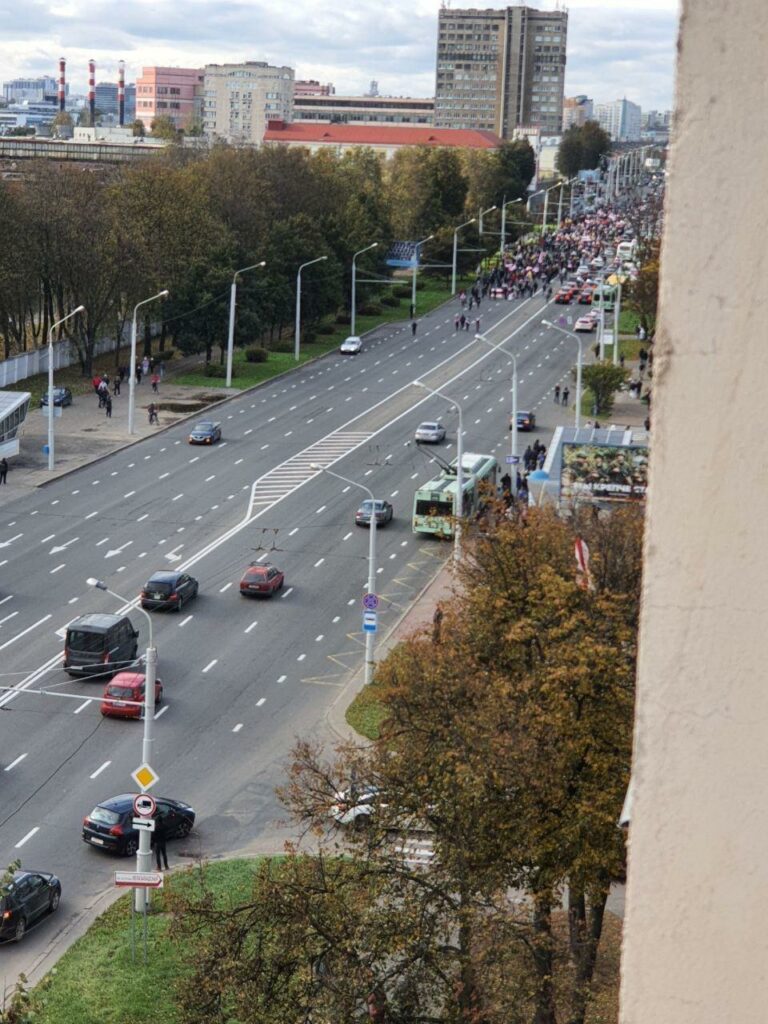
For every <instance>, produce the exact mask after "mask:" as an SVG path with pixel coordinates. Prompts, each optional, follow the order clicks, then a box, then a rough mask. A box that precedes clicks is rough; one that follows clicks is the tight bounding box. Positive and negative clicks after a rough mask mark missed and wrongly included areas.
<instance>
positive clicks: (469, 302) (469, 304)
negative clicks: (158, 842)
mask: <svg viewBox="0 0 768 1024" xmlns="http://www.w3.org/2000/svg"><path fill="white" fill-rule="evenodd" d="M474 301H475V300H474V297H473V296H472V295H470V296H469V301H468V302H467V310H470V309H472V305H473V303H474Z"/></svg>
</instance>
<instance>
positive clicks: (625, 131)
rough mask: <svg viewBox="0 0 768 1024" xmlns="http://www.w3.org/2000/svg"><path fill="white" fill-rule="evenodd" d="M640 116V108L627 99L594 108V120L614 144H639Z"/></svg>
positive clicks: (601, 104) (599, 104) (600, 104)
mask: <svg viewBox="0 0 768 1024" xmlns="http://www.w3.org/2000/svg"><path fill="white" fill-rule="evenodd" d="M641 116H642V111H641V110H640V107H638V105H637V104H636V103H630V101H629V100H627V99H623V100H615V101H614V102H613V103H598V104H597V105H596V106H595V120H596V121H597V122H598V123H599V125H600V127H601V128H602V129H603V130H604V131H606V132H608V134H609V135H610V137H611V138H612V139H613V141H614V142H639V141H640V120H641Z"/></svg>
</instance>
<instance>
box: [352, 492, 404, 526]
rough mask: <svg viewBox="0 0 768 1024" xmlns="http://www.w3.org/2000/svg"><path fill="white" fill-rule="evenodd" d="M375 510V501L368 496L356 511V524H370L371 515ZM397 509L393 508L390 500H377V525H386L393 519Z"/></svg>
mask: <svg viewBox="0 0 768 1024" xmlns="http://www.w3.org/2000/svg"><path fill="white" fill-rule="evenodd" d="M373 514H374V512H373V502H372V501H371V499H370V498H366V499H365V501H364V502H363V503H362V505H361V506H360V508H359V509H358V510H357V512H355V525H357V526H370V525H371V516H372V515H373ZM394 514H395V510H394V509H393V508H392V506H391V505H390V503H389V502H388V501H381V500H377V501H376V513H375V515H376V525H377V526H384V525H385V524H386V523H389V522H391V521H392V518H393V517H394Z"/></svg>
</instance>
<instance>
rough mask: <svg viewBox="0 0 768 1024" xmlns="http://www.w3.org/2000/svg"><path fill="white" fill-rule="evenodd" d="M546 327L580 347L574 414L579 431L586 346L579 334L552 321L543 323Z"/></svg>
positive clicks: (543, 321)
mask: <svg viewBox="0 0 768 1024" xmlns="http://www.w3.org/2000/svg"><path fill="white" fill-rule="evenodd" d="M541 322H542V323H543V324H544V326H545V327H551V328H552V330H553V331H560V333H561V334H564V335H565V336H566V337H567V338H572V339H573V340H574V341H575V342H576V344H577V345H578V346H579V359H578V362H577V363H576V402H575V413H574V421H575V422H574V426H575V427H576V429H577V430H578V429H579V427H580V426H581V367H582V365H583V362H584V346H583V342H582V339H581V338H580V337H579V335H578V334H574V333H573V331H566V330H565V329H564V328H563V327H558V326H557V324H553V323H552V322H551V321H550V320H542V321H541Z"/></svg>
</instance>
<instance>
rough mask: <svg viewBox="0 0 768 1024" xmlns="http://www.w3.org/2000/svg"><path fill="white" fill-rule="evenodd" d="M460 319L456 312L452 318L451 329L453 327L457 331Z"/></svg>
mask: <svg viewBox="0 0 768 1024" xmlns="http://www.w3.org/2000/svg"><path fill="white" fill-rule="evenodd" d="M460 320H461V317H460V316H459V314H458V313H457V314H456V315H455V316H454V318H453V329H454V331H458V329H459V321H460Z"/></svg>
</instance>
